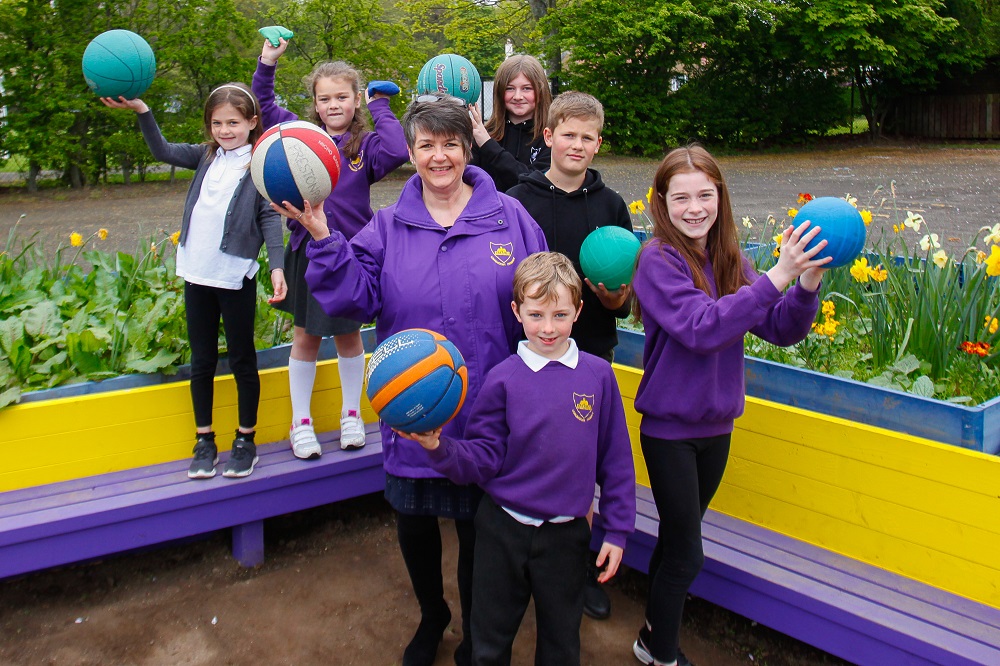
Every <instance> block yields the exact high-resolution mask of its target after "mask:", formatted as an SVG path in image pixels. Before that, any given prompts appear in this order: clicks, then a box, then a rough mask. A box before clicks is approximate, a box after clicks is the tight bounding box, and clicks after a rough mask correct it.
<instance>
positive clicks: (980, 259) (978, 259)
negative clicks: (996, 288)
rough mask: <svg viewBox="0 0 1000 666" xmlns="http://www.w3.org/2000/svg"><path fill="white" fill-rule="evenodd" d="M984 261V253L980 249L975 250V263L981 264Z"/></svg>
mask: <svg viewBox="0 0 1000 666" xmlns="http://www.w3.org/2000/svg"><path fill="white" fill-rule="evenodd" d="M984 261H986V253H985V252H983V251H982V250H976V263H977V264H981V263H983V262H984Z"/></svg>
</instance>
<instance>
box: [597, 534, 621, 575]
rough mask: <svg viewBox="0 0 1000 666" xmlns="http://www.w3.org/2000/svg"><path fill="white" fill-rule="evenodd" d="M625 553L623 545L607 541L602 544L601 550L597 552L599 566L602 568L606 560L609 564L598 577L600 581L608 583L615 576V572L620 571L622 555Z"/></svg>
mask: <svg viewBox="0 0 1000 666" xmlns="http://www.w3.org/2000/svg"><path fill="white" fill-rule="evenodd" d="M624 554H625V551H624V550H623V549H622V547H621V546H615V545H614V544H610V543H608V542H607V541H605V542H604V544H602V545H601V552H600V553H598V554H597V568H598V569H600V568H601V567H602V566H604V561H605V560H607V562H608V566H607V568H606V569H605V570H604V571H602V572H601V574H600V575H599V576H598V577H597V582H598V583H607V582H608V581H609V580H611V579H612V578H614V577H615V574H616V573H618V566H619V565H620V564H621V563H622V556H623V555H624Z"/></svg>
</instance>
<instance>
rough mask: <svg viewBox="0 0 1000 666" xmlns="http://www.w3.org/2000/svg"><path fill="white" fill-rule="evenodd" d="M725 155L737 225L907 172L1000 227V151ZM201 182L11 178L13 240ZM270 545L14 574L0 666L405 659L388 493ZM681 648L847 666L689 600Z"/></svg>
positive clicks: (197, 545) (590, 659)
mask: <svg viewBox="0 0 1000 666" xmlns="http://www.w3.org/2000/svg"><path fill="white" fill-rule="evenodd" d="M722 162H723V166H724V169H725V171H726V175H727V177H728V179H729V183H730V186H731V190H732V193H733V207H734V209H735V212H736V215H737V217H742V216H744V215H746V216H751V217H753V218H754V219H756V220H758V221H763V220H764V219H766V218H767V216H768V215H774V216H776V217H778V218H779V219H783V218H784V217H785V212H786V210H787V209H788V208H790V207H795V206H797V203H796V198H797V196H798V193H799V192H809V193H811V194H812V195H814V196H823V195H829V196H844V195H845V194H848V193H849V194H851V195H853V196H855V197H857V198H858V200H859V203H860V204H861V205H868V203H869V201H870V200H871V197H872V196H873V195H872V193H873V192H875V191H876V190H877V189H878V188H879V186H881V187H882V190H881V191H879V192H878V193H877V194H875V195H874V197H875V199H874V200H875V202H876V203H877V202H878V201H879V200H881V198H882V197H883V196H886V197H889V195H890V183H892V182H893V181H894V183H895V188H896V199H895V203H896V208H898V210H899V211H901V212H900V215H901V216H902V217H905V215H906V211H908V210H909V211H913V212H919V213H920V214H922V215H923V216H924V218H925V219H926V220H927V223H928V226H929V231H930V232H931V233H937V234H939V236H940V238H941V239H942V241H943V242H944V243H945V244H946V247H949V248H950V249H951V250H952V251H954V250H955V249H964V248H965V247H967V244H968V243H969V242H970V241H973V240H974V239H975V238H976V236H977V234H978V230H979V229H980V227H982V226H984V225H993V224H995V223H997V222H1000V215H998V208H1000V196H998V194H997V186H998V181H1000V150H994V149H989V148H983V147H979V146H956V147H946V148H942V147H934V146H924V145H909V144H907V145H897V144H888V145H882V146H874V147H872V146H842V147H836V148H830V149H823V150H815V151H810V152H795V153H787V154H766V155H756V156H750V157H746V156H742V157H725V158H723V159H722ZM596 166H597V167H598V168H599V169H601V171H602V173H603V174H604V179H605V182H607V183H608V184H609V185H610V186H611V187H613V188H615V189H617V190H618V191H619V192H621V194H622V196H623V197H624V198H625V199H626V201H632V200H635V199H639V198H642V197H644V196H645V193H646V190H647V189H648V187H649V184H650V182H651V178H652V174H653V172H654V171H655V168H656V162H654V161H649V160H637V159H627V158H618V157H606V156H601V157H600V158H599V160H598V162H597V163H596ZM410 173H412V172H409V171H407V170H406V169H403V170H400V172H397V174H394V175H393V176H391V177H390V178H388V179H387V180H386V181H383V182H382V183H380V184H378V185H377V186H376V187H375V188H374V190H373V203H374V204H375V206H376V207H380V206H384V205H387V204H389V203H391V202H392V201H393V200H394V199H395V197H396V196H397V195H398V192H399V190H400V188H401V187H402V184H403V182H404V181H405V178H406V177H407V176H408V175H410ZM187 186H188V181H184V180H179V181H177V182H174V183H169V182H163V183H147V184H142V185H132V186H129V187H125V186H108V187H96V188H91V189H87V190H83V191H78V192H74V191H69V190H65V189H52V188H50V189H43V190H42V191H40V192H38V193H26V192H23V191H21V190H17V189H11V188H8V189H7V190H6V191H0V242H4V240H5V239H6V237H7V233H8V231H9V229H10V228H11V227H12V226H13V225H14V223H15V222H16V221H17V219H18V218H19V216H21V215H22V214H24V216H25V217H24V218H23V219H22V220H21V222H20V224H19V226H18V231H17V235H18V237H20V238H28V237H30V236H31V235H32V234H35V233H36V232H37V236H36V238H37V240H39V241H40V242H42V243H43V244H44V245H45V247H46V248H47V249H49V250H51V249H52V248H54V247H55V246H56V245H57V244H58V243H59V242H61V241H62V242H64V243H65V242H68V237H69V234H70V233H71V232H73V231H76V232H79V233H82V234H84V235H89V234H90V233H92V232H94V231H96V230H97V229H98V228H107V229H108V230H109V238H108V240H107V241H104V242H103V244H106V245H105V247H106V248H107V249H113V248H120V249H124V250H133V249H135V248H136V247H137V245H140V244H142V245H145V244H146V243H148V242H149V241H148V239H149V238H151V237H152V238H154V239H157V238H163V235H164V234H170V233H172V232H173V231H175V230H177V228H178V224H179V220H180V215H181V210H182V207H183V201H184V193H185V191H186V189H187ZM871 207H872V208H875V207H876V206H875V205H871ZM895 215H896V213H894V212H893V211H892V200H891V199H890V201H889V202H887V203H886V205H884V206H883V207H882V209H881V213H880V215H878V216H876V220H875V222H874V223H873V224H874V226H875V227H876V228H877V227H879V225H882V226H883V227H884V226H885V225H886V224H888V227H889V228H890V233H891V226H892V224H893V223H894V222H896V223H898V222H899V221H900V219H901V218H897V217H895ZM978 235H979V238H980V239H981V237H982V234H978ZM93 242H97V241H96V240H95V241H93ZM0 249H2V248H0ZM137 436H141V433H137ZM40 455H44V452H40ZM303 464H307V463H303ZM234 483H239V481H234ZM443 525H444V530H443V534H444V548H445V567H446V570H447V572H448V575H446V576H445V583H446V595H447V597H448V600H449V602H450V604H451V606H452V611H453V613H454V614H455V616H456V619H455V620H453V622H452V625H451V627H450V628H449V629H448V631H447V632H446V635H445V638H444V642H443V644H442V647H441V650H440V651H439V654H438V660H437V664H450V663H452V653H453V651H454V648H455V646H456V645H457V644H458V641H459V640H460V623H459V622H458V620H457V616H458V605H457V591H456V589H455V582H454V581H455V579H454V575H453V573H452V572H453V571H454V568H455V563H456V540H455V535H454V531H453V529H451V526H450V524H448V523H447V522H445V523H443ZM266 539H267V545H266V552H267V561H266V562H265V563H264V564H263V565H262V566H260V567H257V568H255V569H243V568H241V567H239V566H238V565H237V564H236V563H235V561H234V560H233V559H232V558H231V557H230V555H229V544H228V541H227V538H226V535H225V534H223V533H217V534H214V535H210V536H209V537H208V538H206V539H202V540H199V541H193V542H190V543H185V544H174V545H170V546H167V547H163V548H159V549H155V550H151V551H148V552H144V553H133V554H127V555H122V556H118V557H115V558H110V559H108V560H105V561H99V562H92V563H86V564H81V565H76V566H72V567H65V568H62V569H57V570H52V571H46V572H41V573H37V574H32V575H27V576H22V577H19V578H15V579H11V580H6V581H0V665H7V664H18V665H20V664H32V665H34V664H73V665H77V664H87V665H90V664H93V665H106V664H135V665H147V664H148V665H159V664H170V665H173V664H186V665H192V666H193V665H199V666H200V665H215V664H296V665H299V664H302V665H312V664H361V665H368V664H371V665H382V664H386V665H388V664H398V663H399V661H400V656H401V654H402V651H403V648H404V646H405V645H406V643H407V641H408V640H409V637H410V635H411V634H412V631H413V629H414V627H415V626H416V623H417V621H418V617H419V612H418V609H417V605H416V602H415V601H414V599H413V597H412V592H411V590H410V586H409V583H408V579H407V576H406V571H405V568H404V565H403V562H402V559H401V557H400V555H399V551H398V547H397V546H396V539H395V527H394V524H393V518H392V513H391V511H389V510H388V509H387V508H386V506H385V503H384V501H383V500H382V499H381V497H379V496H378V495H374V496H369V497H365V498H359V499H357V500H352V501H349V502H343V503H340V504H337V505H332V506H327V507H322V508H319V509H315V510H312V511H305V512H300V513H297V514H294V515H291V516H285V517H281V518H276V519H272V520H269V521H268V522H267V524H266ZM646 584H647V582H646V577H645V576H644V575H642V574H639V573H637V572H632V571H627V570H626V571H623V573H622V574H621V575H620V576H619V577H618V578H617V579H616V580H615V581H612V583H610V584H609V585H608V589H609V592H610V595H611V598H612V603H613V606H614V612H613V614H612V617H611V618H610V619H608V620H604V621H594V620H590V619H584V622H583V627H582V644H583V662H584V663H585V664H594V665H599V666H605V665H618V664H632V663H637V662H635V660H634V658H633V657H632V656H631V644H632V641H633V640H634V638H635V635H636V631H637V629H638V627H639V626H640V623H641V621H642V612H643V604H644V598H645V594H646V591H645V588H646ZM681 643H682V646H683V647H684V649H685V652H686V653H687V654H688V656H689V657H690V658H691V659H692V660H693V661H694V662H695V663H696V664H700V665H701V666H734V665H737V664H773V665H779V664H788V665H792V666H807V665H814V664H839V663H843V662H840V661H838V660H836V659H834V658H832V657H830V656H828V655H825V654H823V653H821V652H818V651H815V650H813V649H812V648H809V647H808V646H805V645H802V644H801V643H798V642H796V641H793V640H791V639H788V638H786V637H784V636H782V635H781V634H778V633H776V632H773V631H770V630H768V629H766V628H765V627H763V626H759V625H757V624H756V623H753V622H750V621H748V620H745V619H743V618H741V617H739V616H736V615H733V614H731V613H728V612H726V611H724V610H722V609H719V608H717V607H715V606H712V605H711V604H708V603H706V602H703V601H701V600H698V599H692V600H690V601H689V604H688V615H687V618H686V622H685V627H684V629H683V632H682V639H681ZM533 645H534V616H533V614H532V612H531V611H530V610H529V613H528V616H527V617H526V618H525V622H524V624H523V626H522V630H521V633H520V635H519V637H518V642H517V644H516V649H515V655H514V663H515V664H530V663H532V658H531V655H532V653H533Z"/></svg>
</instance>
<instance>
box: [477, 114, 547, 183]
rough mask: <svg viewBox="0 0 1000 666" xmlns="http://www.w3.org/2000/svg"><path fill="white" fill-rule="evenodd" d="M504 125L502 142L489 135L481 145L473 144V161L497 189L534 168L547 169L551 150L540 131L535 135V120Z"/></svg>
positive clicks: (515, 180) (515, 181)
mask: <svg viewBox="0 0 1000 666" xmlns="http://www.w3.org/2000/svg"><path fill="white" fill-rule="evenodd" d="M506 122H507V124H506V126H505V127H504V132H503V143H498V142H497V141H496V140H495V139H490V140H489V141H487V142H486V143H484V144H483V145H482V146H476V145H475V143H473V145H472V160H471V161H470V162H469V164H473V165H475V166H477V167H480V168H482V170H483V171H485V172H486V173H488V174H489V175H490V178H492V179H493V182H494V183H495V184H496V186H497V190H499V191H500V192H506V191H507V190H509V189H510V188H512V187H514V186H515V185H517V179H518V177H519V176H521V175H524V174H528V173H530V172H532V171H534V170H540V171H548V168H549V160H550V155H551V151H550V150H549V147H548V146H546V145H545V140H544V139H543V138H542V136H541V135H539V136H538V138H537V139H536V138H534V135H535V121H534V120H525V121H524V122H523V123H512V122H510V121H509V120H508V121H506Z"/></svg>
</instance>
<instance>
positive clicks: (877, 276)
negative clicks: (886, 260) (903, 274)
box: [869, 264, 889, 282]
mask: <svg viewBox="0 0 1000 666" xmlns="http://www.w3.org/2000/svg"><path fill="white" fill-rule="evenodd" d="M869 273H870V274H871V276H872V279H873V280H875V281H876V282H885V280H886V278H888V277H889V271H887V270H885V269H884V268H882V265H881V264H879V265H878V266H876V267H875V268H873V269H871V270H870V271H869Z"/></svg>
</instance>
